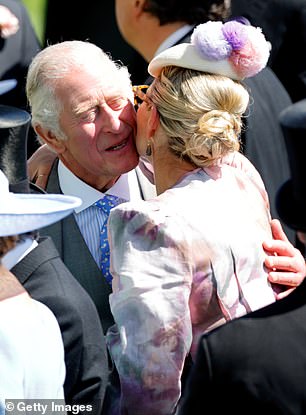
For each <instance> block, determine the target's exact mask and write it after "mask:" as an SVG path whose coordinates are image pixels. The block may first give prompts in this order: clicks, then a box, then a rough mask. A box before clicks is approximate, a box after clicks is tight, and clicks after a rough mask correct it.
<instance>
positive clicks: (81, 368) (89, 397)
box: [44, 296, 108, 413]
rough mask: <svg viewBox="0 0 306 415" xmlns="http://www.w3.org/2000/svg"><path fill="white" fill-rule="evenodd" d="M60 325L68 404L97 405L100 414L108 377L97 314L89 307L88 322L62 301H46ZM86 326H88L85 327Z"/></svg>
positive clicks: (74, 308)
mask: <svg viewBox="0 0 306 415" xmlns="http://www.w3.org/2000/svg"><path fill="white" fill-rule="evenodd" d="M44 303H45V304H46V305H47V306H49V308H50V309H52V311H53V313H54V314H55V316H56V318H57V321H58V323H59V326H60V329H61V333H62V337H63V343H64V348H65V363H66V373H67V376H66V379H65V384H64V390H65V398H66V403H68V404H69V403H73V404H85V405H86V404H94V405H95V408H100V409H99V410H98V411H97V413H100V411H101V407H102V403H103V399H104V394H105V388H106V383H107V376H108V366H107V355H106V346H105V340H104V335H103V333H102V329H101V325H100V321H99V319H98V316H97V313H96V310H95V309H93V308H92V307H91V304H90V303H88V307H87V310H86V311H87V318H86V321H85V320H84V317H83V316H82V315H80V312H79V310H78V309H77V308H76V307H74V306H72V305H71V304H69V303H67V302H65V300H63V299H62V298H60V299H55V298H52V297H48V296H47V297H45V298H44ZM85 325H86V326H85Z"/></svg>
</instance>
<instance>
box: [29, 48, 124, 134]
mask: <svg viewBox="0 0 306 415" xmlns="http://www.w3.org/2000/svg"><path fill="white" fill-rule="evenodd" d="M97 62H99V63H100V62H101V63H102V65H103V67H104V69H105V70H103V73H101V76H102V77H103V78H105V76H107V77H108V78H110V79H113V78H114V77H115V76H116V75H117V76H116V82H117V83H120V84H121V87H122V91H123V92H125V91H126V97H128V98H131V83H130V75H129V72H128V70H127V68H126V67H124V66H122V65H121V64H119V63H117V62H114V61H113V60H112V59H111V58H110V56H108V55H107V54H106V53H105V52H103V51H102V49H100V48H99V47H98V46H96V45H94V44H92V43H90V42H84V41H78V40H73V41H65V42H61V43H57V44H55V45H51V46H48V47H46V48H45V49H43V50H42V51H40V52H39V53H38V54H37V55H36V56H35V57H34V59H33V61H32V63H31V65H30V66H29V70H28V75H27V82H26V93H27V98H28V101H29V104H30V107H31V113H32V125H33V126H34V127H35V125H37V124H40V125H41V126H43V127H44V128H46V129H47V130H49V131H51V132H52V133H53V134H54V135H55V136H56V137H57V138H59V139H63V140H65V139H67V137H66V135H65V134H64V133H63V131H62V130H61V128H60V125H59V116H60V113H61V110H62V103H61V102H60V100H59V99H58V97H57V96H56V93H55V89H56V85H57V80H58V79H61V78H63V77H65V76H66V75H67V74H69V73H70V72H72V70H75V69H76V68H82V67H86V66H90V67H95V65H97Z"/></svg>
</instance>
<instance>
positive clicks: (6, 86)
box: [0, 79, 17, 95]
mask: <svg viewBox="0 0 306 415" xmlns="http://www.w3.org/2000/svg"><path fill="white" fill-rule="evenodd" d="M16 85H17V81H16V79H4V80H3V81H0V95H3V94H6V93H7V92H9V91H10V90H11V89H14V88H15V86H16Z"/></svg>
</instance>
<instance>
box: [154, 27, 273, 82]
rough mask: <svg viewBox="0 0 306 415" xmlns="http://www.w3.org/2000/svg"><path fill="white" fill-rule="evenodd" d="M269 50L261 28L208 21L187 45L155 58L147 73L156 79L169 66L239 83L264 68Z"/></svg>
mask: <svg viewBox="0 0 306 415" xmlns="http://www.w3.org/2000/svg"><path fill="white" fill-rule="evenodd" d="M270 49H271V44H270V43H269V42H267V41H266V39H265V37H264V35H263V33H262V31H261V29H260V28H258V27H254V26H251V25H250V24H249V22H248V21H247V20H246V19H237V20H231V21H228V22H226V23H222V22H213V21H209V22H206V23H203V24H200V25H198V26H197V27H196V28H195V29H194V31H193V33H192V36H191V42H190V43H181V44H179V45H176V46H173V47H171V48H169V49H166V50H164V51H163V52H161V53H160V54H158V55H157V56H155V57H154V58H153V59H152V61H151V62H150V63H149V66H148V71H149V73H150V74H151V75H152V76H154V77H158V76H159V74H160V73H161V71H162V69H163V68H164V67H166V66H172V65H173V66H179V67H182V68H187V69H194V70H197V71H201V72H208V73H212V74H217V75H223V76H227V77H229V78H231V79H234V80H239V81H241V80H243V79H244V78H248V77H251V76H254V75H256V74H257V73H258V72H260V71H261V70H262V69H263V68H264V67H265V66H266V64H267V62H268V59H269V54H270Z"/></svg>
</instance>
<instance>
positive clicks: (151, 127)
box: [148, 105, 159, 137]
mask: <svg viewBox="0 0 306 415" xmlns="http://www.w3.org/2000/svg"><path fill="white" fill-rule="evenodd" d="M148 111H149V112H150V115H149V119H148V133H149V134H148V136H149V137H153V136H154V134H155V132H156V130H157V128H158V126H159V113H158V111H157V109H156V107H155V106H154V105H150V106H149V108H148Z"/></svg>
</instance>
